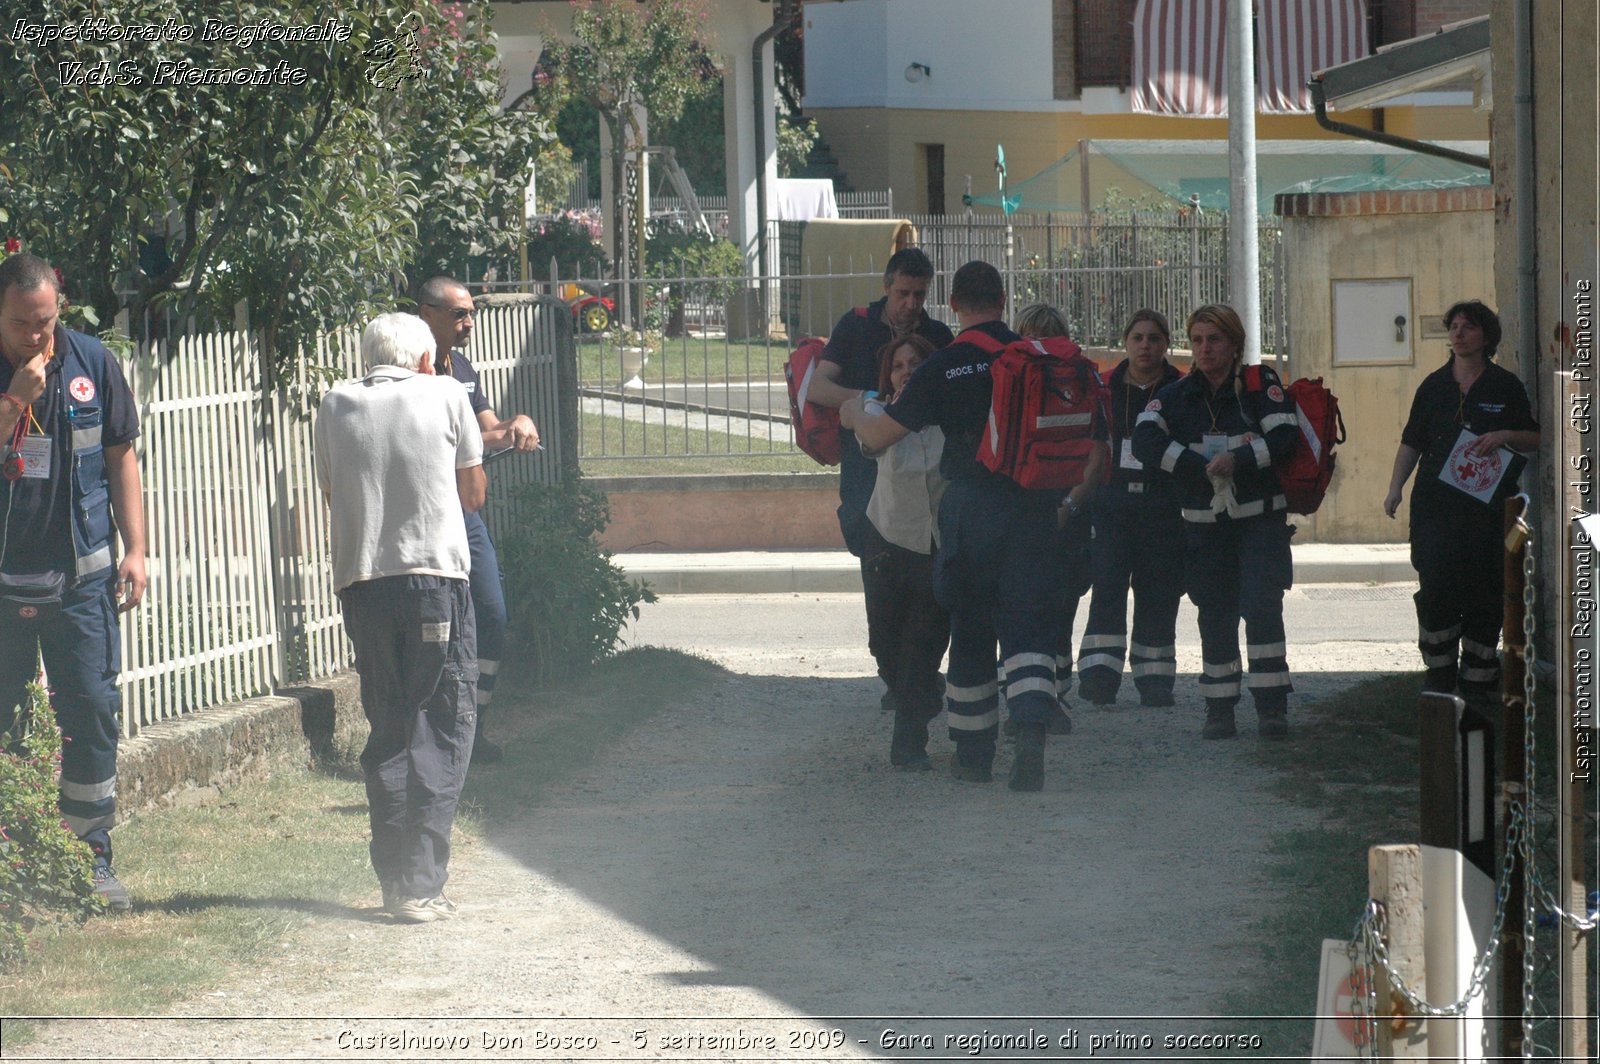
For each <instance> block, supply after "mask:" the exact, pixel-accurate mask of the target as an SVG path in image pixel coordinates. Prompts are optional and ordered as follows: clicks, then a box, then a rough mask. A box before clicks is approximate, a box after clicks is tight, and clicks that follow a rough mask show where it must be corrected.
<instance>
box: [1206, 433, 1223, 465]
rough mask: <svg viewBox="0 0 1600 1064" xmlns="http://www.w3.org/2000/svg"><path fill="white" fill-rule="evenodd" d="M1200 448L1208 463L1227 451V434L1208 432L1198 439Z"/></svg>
mask: <svg viewBox="0 0 1600 1064" xmlns="http://www.w3.org/2000/svg"><path fill="white" fill-rule="evenodd" d="M1200 446H1201V448H1202V449H1203V451H1204V452H1205V456H1206V460H1207V461H1210V460H1211V459H1213V458H1215V457H1216V456H1217V455H1219V454H1223V453H1224V452H1226V451H1227V449H1228V434H1227V433H1226V432H1208V433H1206V434H1205V435H1204V436H1202V437H1200Z"/></svg>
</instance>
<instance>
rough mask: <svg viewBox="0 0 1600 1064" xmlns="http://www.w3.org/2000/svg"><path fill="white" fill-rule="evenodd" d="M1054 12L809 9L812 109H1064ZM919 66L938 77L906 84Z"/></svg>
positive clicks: (967, 7)
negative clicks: (1057, 88) (1057, 81)
mask: <svg viewBox="0 0 1600 1064" xmlns="http://www.w3.org/2000/svg"><path fill="white" fill-rule="evenodd" d="M1050 9H1051V4H1050V0H985V2H984V3H982V4H975V3H972V2H971V0H848V2H845V3H810V4H807V5H806V9H805V19H806V47H805V58H806V98H805V106H806V107H807V108H808V109H809V108H813V107H819V108H821V107H897V108H912V109H916V108H928V109H936V110H949V109H959V110H976V111H985V110H1000V111H1018V110H1022V111H1027V110H1050V111H1054V110H1059V109H1061V105H1060V102H1058V101H1056V100H1055V99H1054V88H1053V69H1054V67H1053V63H1054V57H1053V54H1052V52H1053V41H1054V34H1053V31H1052V25H1051V11H1050ZM912 63H921V64H923V65H925V66H928V67H931V68H932V70H933V73H932V75H931V76H929V77H925V78H923V79H922V80H921V81H917V82H910V81H907V80H906V77H905V71H906V68H907V67H908V66H909V65H910V64H912Z"/></svg>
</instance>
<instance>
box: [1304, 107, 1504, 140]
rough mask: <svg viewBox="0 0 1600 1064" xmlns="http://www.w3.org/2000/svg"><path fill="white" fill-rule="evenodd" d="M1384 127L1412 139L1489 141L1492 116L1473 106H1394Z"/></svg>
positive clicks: (1386, 118)
mask: <svg viewBox="0 0 1600 1064" xmlns="http://www.w3.org/2000/svg"><path fill="white" fill-rule="evenodd" d="M1334 117H1336V118H1337V117H1338V116H1337V115H1335V116H1334ZM1360 124H1361V125H1365V124H1366V123H1365V122H1363V123H1360ZM1383 128H1384V131H1385V132H1388V133H1393V134H1394V135H1395V136H1397V137H1407V138H1409V139H1411V140H1488V139H1489V114H1488V112H1486V111H1474V110H1473V109H1472V108H1470V107H1391V108H1388V109H1387V110H1386V111H1385V112H1384V123H1383Z"/></svg>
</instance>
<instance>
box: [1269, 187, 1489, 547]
mask: <svg viewBox="0 0 1600 1064" xmlns="http://www.w3.org/2000/svg"><path fill="white" fill-rule="evenodd" d="M1278 209H1279V212H1280V213H1281V214H1283V215H1284V218H1283V241H1284V261H1285V262H1286V263H1287V264H1288V293H1289V304H1290V305H1291V306H1292V307H1294V313H1293V314H1292V315H1291V316H1290V321H1289V350H1290V352H1291V361H1290V365H1289V372H1290V376H1291V377H1321V378H1323V382H1324V383H1325V384H1327V385H1328V387H1329V388H1331V389H1332V390H1333V393H1334V394H1335V395H1337V396H1338V397H1339V408H1340V411H1341V412H1342V413H1343V415H1344V422H1345V427H1346V429H1347V430H1348V435H1349V439H1348V441H1347V442H1346V443H1345V444H1344V446H1343V447H1341V448H1339V451H1338V456H1339V461H1338V467H1337V470H1336V472H1335V474H1334V479H1333V484H1332V487H1331V488H1330V490H1329V492H1328V497H1327V499H1326V500H1324V502H1323V504H1322V508H1321V509H1320V510H1319V511H1318V512H1317V513H1316V514H1315V515H1313V516H1312V517H1310V518H1308V519H1305V523H1306V525H1307V526H1308V527H1307V533H1308V538H1311V539H1315V540H1319V541H1322V542H1330V543H1393V542H1396V541H1398V540H1403V539H1405V538H1406V535H1407V532H1408V524H1409V522H1408V520H1407V516H1406V515H1407V510H1406V505H1409V501H1410V492H1411V489H1410V486H1409V485H1408V486H1407V489H1406V500H1407V502H1406V505H1403V506H1402V507H1401V510H1400V513H1399V515H1398V516H1397V517H1396V518H1395V519H1394V520H1390V519H1389V518H1387V517H1385V516H1384V513H1383V497H1384V494H1385V493H1386V492H1387V490H1388V486H1389V474H1390V471H1391V470H1392V469H1393V467H1394V453H1395V448H1396V447H1398V446H1399V444H1400V430H1401V428H1403V427H1404V425H1405V421H1406V417H1407V415H1408V414H1409V413H1410V410H1411V398H1412V396H1413V395H1414V394H1415V393H1416V390H1417V386H1418V385H1419V384H1421V383H1422V379H1423V378H1424V377H1426V376H1427V375H1428V374H1429V373H1431V372H1433V371H1434V370H1436V369H1438V368H1439V367H1440V366H1441V365H1443V364H1444V363H1445V362H1446V361H1447V360H1448V358H1449V354H1450V353H1449V349H1448V347H1447V346H1446V343H1445V341H1444V339H1443V338H1428V337H1426V336H1424V335H1423V334H1424V331H1425V330H1424V329H1423V328H1421V327H1414V328H1412V329H1411V330H1410V331H1409V339H1410V348H1411V350H1410V355H1411V358H1410V362H1409V363H1407V364H1404V365H1393V364H1390V365H1344V366H1335V365H1333V342H1332V335H1333V324H1332V323H1333V306H1332V281H1333V280H1334V279H1335V278H1338V279H1361V278H1373V279H1380V278H1381V279H1389V278H1409V279H1410V281H1411V296H1412V308H1413V310H1414V314H1413V322H1414V324H1417V325H1418V326H1420V321H1421V319H1422V318H1423V317H1424V316H1432V317H1437V316H1439V315H1441V314H1443V313H1444V311H1445V310H1446V309H1447V308H1448V307H1449V306H1450V305H1451V304H1452V303H1454V302H1456V301H1457V300H1461V299H1482V300H1483V301H1484V302H1486V303H1489V304H1490V305H1491V306H1493V305H1495V303H1496V301H1495V289H1494V273H1493V256H1492V254H1491V249H1492V247H1493V240H1494V211H1493V195H1492V192H1491V190H1490V189H1488V188H1486V187H1485V188H1479V189H1463V190H1455V191H1449V192H1406V193H1397V192H1387V193H1372V192H1364V193H1346V194H1340V195H1329V194H1317V195H1304V196H1280V197H1279V198H1278ZM1501 352H1502V358H1501V360H1502V361H1503V362H1505V363H1506V365H1507V367H1508V368H1510V369H1512V370H1513V371H1515V370H1516V369H1517V364H1516V358H1515V355H1514V354H1510V353H1508V352H1507V350H1506V347H1505V346H1504V345H1502V347H1501ZM1508 354H1510V357H1507V355H1508Z"/></svg>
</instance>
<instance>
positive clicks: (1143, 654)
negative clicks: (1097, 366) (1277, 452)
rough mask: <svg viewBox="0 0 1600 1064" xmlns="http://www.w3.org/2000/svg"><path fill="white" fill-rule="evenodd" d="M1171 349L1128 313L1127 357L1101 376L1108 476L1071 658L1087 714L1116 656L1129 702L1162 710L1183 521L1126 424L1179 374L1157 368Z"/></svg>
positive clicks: (1172, 674)
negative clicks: (1106, 396)
mask: <svg viewBox="0 0 1600 1064" xmlns="http://www.w3.org/2000/svg"><path fill="white" fill-rule="evenodd" d="M1171 343H1172V330H1171V329H1170V328H1169V327H1168V326H1167V319H1166V318H1164V317H1162V316H1161V315H1160V314H1158V313H1156V312H1155V311H1153V310H1138V311H1135V312H1134V314H1133V317H1132V318H1130V319H1129V320H1128V327H1127V328H1126V329H1124V330H1122V346H1123V350H1125V351H1126V352H1127V357H1126V358H1124V359H1123V360H1122V362H1121V363H1120V364H1119V365H1118V366H1117V368H1116V369H1114V370H1112V371H1111V426H1110V434H1109V435H1110V444H1111V477H1110V481H1109V482H1108V483H1106V484H1102V485H1100V487H1099V488H1098V489H1097V490H1096V491H1095V494H1094V507H1093V513H1094V543H1093V545H1092V548H1091V564H1090V571H1091V572H1092V573H1093V574H1094V595H1093V597H1092V598H1091V599H1090V600H1089V623H1088V628H1087V630H1086V631H1085V632H1084V633H1083V643H1082V645H1081V646H1080V647H1079V650H1078V693H1079V694H1081V695H1082V696H1083V697H1084V698H1085V699H1087V700H1088V701H1089V702H1092V703H1093V704H1095V705H1097V706H1103V705H1110V704H1111V703H1113V702H1115V701H1116V700H1117V689H1118V688H1119V687H1121V686H1122V662H1123V658H1124V657H1128V658H1130V659H1131V660H1132V662H1133V683H1134V686H1135V687H1137V688H1138V689H1139V703H1140V704H1141V705H1144V706H1170V705H1172V685H1173V681H1174V680H1175V679H1176V678H1177V645H1176V643H1177V640H1176V637H1175V633H1176V629H1177V624H1178V603H1179V601H1180V600H1181V599H1182V598H1183V521H1182V520H1181V519H1180V518H1179V517H1178V496H1177V493H1176V492H1175V491H1174V490H1173V485H1172V480H1171V478H1170V477H1168V476H1166V475H1165V474H1163V473H1159V472H1157V471H1154V470H1151V469H1147V468H1146V467H1145V466H1144V464H1143V463H1142V462H1140V461H1139V460H1138V459H1137V458H1135V457H1134V456H1133V424H1134V419H1135V418H1137V417H1138V416H1139V412H1140V411H1142V410H1143V409H1144V408H1145V407H1146V406H1148V405H1149V404H1150V400H1152V399H1154V398H1155V397H1156V393H1157V392H1158V391H1160V390H1161V389H1162V388H1164V387H1166V386H1167V385H1169V384H1171V383H1172V382H1174V381H1176V380H1177V379H1178V378H1179V377H1180V376H1182V374H1181V373H1179V372H1178V369H1177V367H1176V366H1174V365H1173V364H1172V363H1171V362H1168V361H1167V348H1168V347H1169V346H1170V345H1171ZM1130 585H1132V587H1133V642H1132V645H1131V646H1130V645H1129V642H1128V624H1127V622H1128V588H1129V586H1130Z"/></svg>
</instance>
